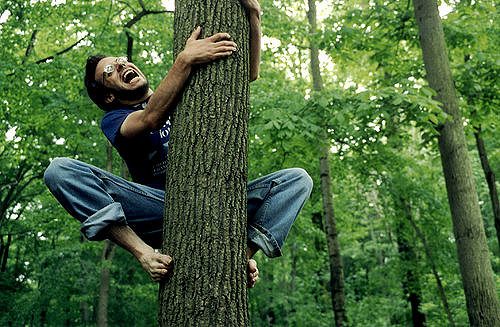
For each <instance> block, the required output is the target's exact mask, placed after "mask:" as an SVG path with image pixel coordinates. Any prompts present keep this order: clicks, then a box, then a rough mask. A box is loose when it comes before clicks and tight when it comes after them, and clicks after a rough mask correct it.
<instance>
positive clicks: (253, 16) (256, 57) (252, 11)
mask: <svg viewBox="0 0 500 327" xmlns="http://www.w3.org/2000/svg"><path fill="white" fill-rule="evenodd" d="M242 3H243V6H244V7H245V8H247V10H248V20H249V23H250V82H253V81H255V80H256V79H257V78H259V67H260V42H261V33H262V32H261V27H260V5H259V2H258V1H257V0H242Z"/></svg>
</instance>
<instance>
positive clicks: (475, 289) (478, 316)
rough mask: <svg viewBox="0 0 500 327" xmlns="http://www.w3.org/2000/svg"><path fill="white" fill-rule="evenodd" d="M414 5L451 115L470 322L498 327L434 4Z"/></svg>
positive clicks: (432, 73) (427, 58)
mask: <svg viewBox="0 0 500 327" xmlns="http://www.w3.org/2000/svg"><path fill="white" fill-rule="evenodd" d="M413 3H414V8H415V17H416V20H417V24H418V27H419V32H420V44H421V46H422V53H423V58H424V63H425V69H426V72H427V80H428V82H429V85H430V86H431V87H432V88H433V89H434V90H435V91H436V92H437V96H436V100H438V101H440V102H441V103H442V107H443V110H444V111H445V112H446V113H447V114H448V115H450V117H451V119H450V120H449V121H447V122H445V123H444V124H443V125H442V126H441V127H440V135H439V150H440V152H441V163H442V166H443V172H444V177H445V181H446V189H447V193H448V201H449V204H450V209H451V215H452V221H453V232H454V234H455V240H456V244H457V253H458V259H459V265H460V273H461V275H462V282H463V286H464V291H465V298H466V302H467V313H468V316H469V321H470V324H471V325H472V326H500V304H499V300H498V295H497V294H496V288H495V284H494V279H493V271H492V269H491V264H490V260H489V253H488V246H487V243H486V236H485V233H484V226H483V222H482V218H481V212H480V210H479V203H478V197H477V193H476V186H475V182H474V177H473V175H472V167H471V163H470V159H469V156H468V152H467V146H466V141H465V135H464V131H463V125H462V119H461V115H460V112H459V110H458V102H457V97H456V94H455V88H454V85H453V80H452V76H451V71H450V67H449V62H448V56H447V51H446V44H445V41H444V33H443V27H442V25H441V19H440V18H439V13H438V7H437V3H436V1H435V0H414V2H413Z"/></svg>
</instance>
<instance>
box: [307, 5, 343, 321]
mask: <svg viewBox="0 0 500 327" xmlns="http://www.w3.org/2000/svg"><path fill="white" fill-rule="evenodd" d="M308 6H309V10H308V12H307V18H308V20H309V31H310V37H309V42H310V43H309V44H310V45H309V48H310V53H311V73H312V82H313V89H314V91H317V92H320V91H322V90H323V79H322V78H321V69H320V67H319V50H318V47H317V45H316V43H315V41H314V35H315V33H316V1H315V0H308ZM322 121H324V119H322ZM322 136H323V138H322V139H323V141H324V143H325V144H324V145H322V146H321V148H320V152H321V154H320V159H319V161H320V176H321V197H322V202H323V214H324V216H325V230H326V239H327V244H328V254H329V261H330V283H331V292H332V306H333V312H334V316H335V326H337V327H340V326H345V324H347V316H346V311H345V295H344V273H343V264H342V257H341V255H340V244H339V241H338V233H337V225H336V221H335V214H334V211H333V192H332V186H331V176H330V161H329V153H330V152H329V151H330V148H329V144H330V142H329V140H328V133H327V132H326V128H325V129H324V133H323V135H322Z"/></svg>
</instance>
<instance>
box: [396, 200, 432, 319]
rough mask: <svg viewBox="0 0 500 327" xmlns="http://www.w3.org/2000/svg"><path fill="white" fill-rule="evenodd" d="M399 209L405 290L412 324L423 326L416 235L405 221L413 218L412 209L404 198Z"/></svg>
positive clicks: (398, 241)
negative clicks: (409, 208)
mask: <svg viewBox="0 0 500 327" xmlns="http://www.w3.org/2000/svg"><path fill="white" fill-rule="evenodd" d="M398 211H399V212H400V213H401V216H402V217H399V219H398V220H399V221H397V222H396V224H397V226H396V240H397V244H398V252H399V257H400V261H401V270H402V271H403V283H402V284H403V291H404V293H405V296H406V300H407V301H408V303H409V304H410V307H411V318H412V322H413V325H412V326H413V327H423V326H425V321H426V317H425V314H424V313H423V312H422V311H421V310H420V306H421V304H422V289H421V287H420V281H419V272H418V264H417V262H418V256H417V251H415V247H414V245H413V243H412V240H413V239H414V237H413V235H411V233H410V232H409V231H408V228H407V226H406V224H405V221H404V220H406V219H408V220H410V219H411V211H410V210H408V208H407V206H406V201H405V200H404V199H402V198H401V199H398Z"/></svg>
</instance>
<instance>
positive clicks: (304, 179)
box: [287, 168, 313, 195]
mask: <svg viewBox="0 0 500 327" xmlns="http://www.w3.org/2000/svg"><path fill="white" fill-rule="evenodd" d="M287 173H288V174H290V176H292V178H291V180H293V181H294V185H295V186H296V187H297V188H298V189H299V190H300V191H302V192H304V193H307V194H308V195H309V194H311V191H312V188H313V180H312V178H311V176H309V174H308V173H307V171H305V170H304V169H302V168H290V169H287Z"/></svg>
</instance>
